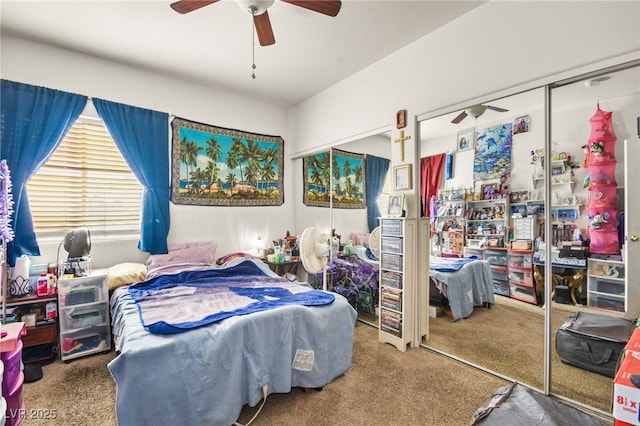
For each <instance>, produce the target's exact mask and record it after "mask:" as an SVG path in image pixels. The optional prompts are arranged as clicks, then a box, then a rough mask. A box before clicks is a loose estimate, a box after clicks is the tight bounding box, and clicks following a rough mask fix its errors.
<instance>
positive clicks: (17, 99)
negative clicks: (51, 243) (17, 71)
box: [0, 80, 87, 266]
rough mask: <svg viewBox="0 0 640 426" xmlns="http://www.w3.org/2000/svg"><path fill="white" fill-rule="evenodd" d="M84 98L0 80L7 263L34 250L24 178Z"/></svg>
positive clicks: (68, 124)
mask: <svg viewBox="0 0 640 426" xmlns="http://www.w3.org/2000/svg"><path fill="white" fill-rule="evenodd" d="M86 103H87V97H86V96H81V95H76V94H73V93H67V92H61V91H59V90H53V89H47V88H45V87H38V86H32V85H29V84H23V83H16V82H14V81H9V80H2V90H0V135H1V136H0V158H4V159H5V160H7V165H8V166H9V169H10V170H11V180H12V182H13V201H14V213H13V231H14V233H15V239H14V240H13V241H12V242H10V243H9V253H8V259H9V264H10V265H11V266H13V265H15V260H16V259H17V258H18V257H20V256H21V255H27V256H40V247H39V246H38V241H37V239H36V233H35V230H34V229H33V218H32V216H31V208H30V207H29V199H28V196H27V187H26V184H27V182H28V181H29V179H31V176H33V174H34V173H35V172H36V171H38V169H39V168H40V167H41V166H42V165H43V164H44V163H45V162H46V161H47V159H48V158H49V157H50V156H51V154H53V152H54V151H55V150H56V148H57V147H58V145H60V142H61V141H62V139H64V136H65V135H66V134H67V132H68V131H69V129H70V128H71V126H72V125H73V123H74V122H75V121H76V120H77V119H78V116H80V113H81V112H82V110H83V109H84V106H85V105H86Z"/></svg>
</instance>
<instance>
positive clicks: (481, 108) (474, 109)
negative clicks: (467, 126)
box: [451, 104, 509, 124]
mask: <svg viewBox="0 0 640 426" xmlns="http://www.w3.org/2000/svg"><path fill="white" fill-rule="evenodd" d="M488 109H490V110H492V111H496V112H507V111H509V110H508V109H504V108H499V107H496V106H492V105H484V104H478V105H473V106H471V107H469V108H467V109H465V110H464V111H462V112H461V113H460V114H458V115H457V116H456V118H454V119H453V120H451V122H452V123H453V124H458V123H460V122H461V121H462V120H464V119H465V118H467V116H468V115H470V116H471V117H473V118H475V119H476V121H477V120H478V117H480V116H481V115H482V114H484V113H485V111H486V110H488Z"/></svg>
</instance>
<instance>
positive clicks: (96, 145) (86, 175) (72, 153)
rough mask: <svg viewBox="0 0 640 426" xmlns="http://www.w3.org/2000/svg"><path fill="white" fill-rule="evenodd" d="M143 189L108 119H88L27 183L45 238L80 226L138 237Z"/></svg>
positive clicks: (38, 229) (75, 127) (37, 226)
mask: <svg viewBox="0 0 640 426" xmlns="http://www.w3.org/2000/svg"><path fill="white" fill-rule="evenodd" d="M142 191H143V188H142V186H141V185H140V183H139V182H138V180H137V179H136V177H135V176H134V174H133V173H132V172H131V170H130V169H129V166H128V165H127V163H126V162H125V161H124V159H123V158H122V155H121V154H120V152H119V151H118V148H117V147H116V145H115V143H114V142H113V139H111V136H110V135H109V132H107V129H106V128H105V127H104V125H103V123H102V121H100V120H97V119H84V118H81V119H80V120H78V121H77V122H76V123H75V124H74V125H73V127H72V128H71V130H70V131H69V133H68V134H67V136H66V137H65V138H64V140H63V141H62V143H61V144H60V146H59V147H58V149H57V150H56V151H55V152H54V154H53V155H52V156H51V158H49V160H48V161H47V162H46V164H45V165H44V166H42V167H41V168H40V170H38V172H37V173H36V174H34V175H33V177H32V178H31V180H30V181H29V183H28V184H27V192H28V194H29V204H30V206H31V213H32V216H33V222H34V227H35V230H36V232H37V233H38V234H39V235H43V234H45V235H46V234H47V233H54V231H67V230H69V229H73V228H78V227H87V228H89V229H90V230H91V231H92V232H96V231H97V232H103V233H106V232H109V233H114V232H125V233H130V232H136V233H138V232H139V229H140V203H141V200H142Z"/></svg>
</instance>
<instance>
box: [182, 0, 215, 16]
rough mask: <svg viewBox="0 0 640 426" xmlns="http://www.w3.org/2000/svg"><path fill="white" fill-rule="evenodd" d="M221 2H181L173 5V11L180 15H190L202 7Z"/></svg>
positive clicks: (188, 0)
mask: <svg viewBox="0 0 640 426" xmlns="http://www.w3.org/2000/svg"><path fill="white" fill-rule="evenodd" d="M219 1H220V0H179V1H176V2H173V3H171V9H173V10H175V11H176V12H178V13H182V14H184V13H189V12H193V11H194V10H198V9H200V8H201V7H205V6H209V5H210V4H212V3H217V2H219Z"/></svg>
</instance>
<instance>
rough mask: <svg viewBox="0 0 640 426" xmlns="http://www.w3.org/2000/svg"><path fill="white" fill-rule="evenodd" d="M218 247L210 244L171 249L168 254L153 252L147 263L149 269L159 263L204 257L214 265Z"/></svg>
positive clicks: (199, 259) (201, 258) (200, 259)
mask: <svg viewBox="0 0 640 426" xmlns="http://www.w3.org/2000/svg"><path fill="white" fill-rule="evenodd" d="M217 248H218V246H216V245H213V244H209V245H200V246H194V247H188V248H183V249H181V250H174V251H170V252H169V253H168V254H152V255H151V256H149V258H148V259H147V261H146V262H145V263H146V265H147V269H151V268H153V267H154V266H157V265H159V264H160V265H165V264H167V263H170V262H174V261H185V260H186V261H188V260H192V259H197V260H198V261H202V260H203V259H204V260H205V261H206V262H207V263H209V264H210V265H213V264H214V262H215V261H216V249H217Z"/></svg>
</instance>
